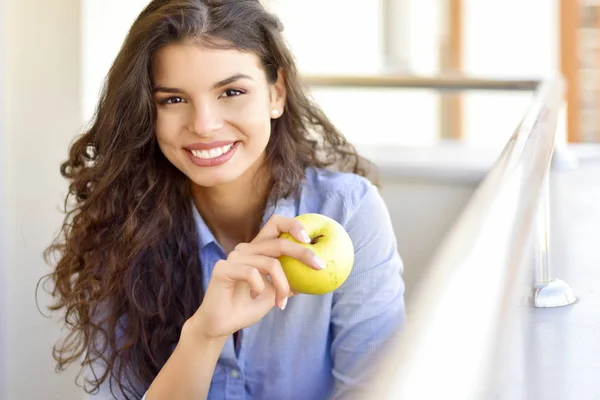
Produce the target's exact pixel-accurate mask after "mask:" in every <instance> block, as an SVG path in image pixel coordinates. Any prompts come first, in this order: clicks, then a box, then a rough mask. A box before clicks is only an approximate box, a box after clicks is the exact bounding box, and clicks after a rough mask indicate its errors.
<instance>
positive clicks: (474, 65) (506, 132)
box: [463, 0, 560, 147]
mask: <svg viewBox="0 0 600 400" xmlns="http://www.w3.org/2000/svg"><path fill="white" fill-rule="evenodd" d="M558 11H559V3H558V0H527V1H523V0H504V1H493V0H487V1H482V0H465V1H464V2H463V13H464V27H463V29H464V35H463V39H464V42H463V46H464V59H463V67H464V72H465V73H467V74H473V75H476V76H481V75H483V76H492V77H493V76H497V77H510V78H519V77H536V78H537V77H540V76H545V75H550V74H553V73H556V72H559V73H560V54H559V51H560V30H559V28H560V26H559V15H558ZM530 99H531V96H530V94H527V93H515V92H512V93H506V92H505V93H498V92H495V93H490V92H478V93H469V94H465V95H464V96H463V101H464V103H463V104H464V112H463V118H464V124H465V125H464V136H465V140H466V141H468V142H470V143H473V144H476V145H478V146H486V147H489V146H500V145H503V144H504V143H506V141H507V140H508V138H509V136H510V135H511V134H512V133H513V131H514V128H515V127H516V126H517V124H518V123H519V121H520V120H521V119H522V118H523V111H524V110H525V109H526V108H527V105H528V104H529V101H530Z"/></svg>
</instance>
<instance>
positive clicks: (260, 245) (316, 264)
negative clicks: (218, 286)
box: [235, 239, 326, 269]
mask: <svg viewBox="0 0 600 400" xmlns="http://www.w3.org/2000/svg"><path fill="white" fill-rule="evenodd" d="M235 251H238V252H240V253H241V254H260V255H264V256H268V257H273V258H277V257H281V256H288V257H292V258H295V259H296V260H299V261H302V262H303V263H304V264H306V265H308V266H310V267H312V268H314V269H323V268H325V267H326V264H325V262H324V261H323V260H321V259H320V258H319V257H317V256H316V255H315V253H313V251H312V250H310V249H308V248H306V247H303V246H300V245H299V244H298V243H294V242H292V241H290V240H287V239H271V240H266V241H262V242H256V243H255V242H252V243H240V244H239V245H238V246H237V247H236V248H235Z"/></svg>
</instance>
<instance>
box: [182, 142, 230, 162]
mask: <svg viewBox="0 0 600 400" xmlns="http://www.w3.org/2000/svg"><path fill="white" fill-rule="evenodd" d="M232 146H233V143H231V144H228V145H227V146H223V147H215V148H214V149H210V150H192V154H193V155H194V157H198V158H204V159H211V158H216V157H219V156H220V155H223V154H225V153H227V152H228V151H229V150H230V149H231V147H232Z"/></svg>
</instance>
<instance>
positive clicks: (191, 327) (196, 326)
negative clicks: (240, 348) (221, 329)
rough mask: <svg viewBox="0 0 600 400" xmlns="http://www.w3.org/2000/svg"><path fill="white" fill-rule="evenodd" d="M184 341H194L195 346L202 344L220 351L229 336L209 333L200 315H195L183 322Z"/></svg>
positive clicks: (204, 346)
mask: <svg viewBox="0 0 600 400" xmlns="http://www.w3.org/2000/svg"><path fill="white" fill-rule="evenodd" d="M183 341H185V342H189V343H193V344H194V346H200V347H202V348H204V349H206V350H211V349H214V350H218V352H219V353H220V352H221V349H222V348H223V346H224V345H225V342H226V341H227V336H211V335H209V334H208V333H207V331H206V326H205V324H204V323H203V322H202V321H201V319H200V318H199V316H198V315H194V316H192V317H191V318H189V319H188V320H187V321H186V322H185V323H184V324H183V327H182V329H181V338H180V342H183Z"/></svg>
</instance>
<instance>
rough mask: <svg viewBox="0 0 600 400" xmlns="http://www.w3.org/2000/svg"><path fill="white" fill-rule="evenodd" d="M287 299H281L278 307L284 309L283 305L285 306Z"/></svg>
mask: <svg viewBox="0 0 600 400" xmlns="http://www.w3.org/2000/svg"><path fill="white" fill-rule="evenodd" d="M287 301H288V298H287V297H286V298H285V299H283V300H282V301H281V305H280V306H279V308H281V309H282V310H285V306H287Z"/></svg>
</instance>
